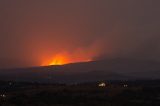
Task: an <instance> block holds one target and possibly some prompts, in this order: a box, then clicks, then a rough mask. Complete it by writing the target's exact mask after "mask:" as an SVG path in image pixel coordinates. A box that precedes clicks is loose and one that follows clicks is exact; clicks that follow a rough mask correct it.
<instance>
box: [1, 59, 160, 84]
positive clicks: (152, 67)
mask: <svg viewBox="0 0 160 106" xmlns="http://www.w3.org/2000/svg"><path fill="white" fill-rule="evenodd" d="M0 78H1V80H18V81H38V82H63V83H65V82H73V83H74V82H88V81H98V80H136V79H159V78H160V62H158V61H149V60H145V61H144V60H135V59H106V60H99V61H92V62H81V63H72V64H66V65H62V66H45V67H31V68H21V69H6V70H1V71H0Z"/></svg>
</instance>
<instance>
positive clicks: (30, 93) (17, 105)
mask: <svg viewBox="0 0 160 106" xmlns="http://www.w3.org/2000/svg"><path fill="white" fill-rule="evenodd" d="M99 83H100V82H92V83H81V84H70V85H66V84H43V83H27V82H11V81H10V82H3V81H1V82H0V106H160V81H159V80H150V81H149V80H145V81H108V82H107V81H105V83H106V86H105V87H100V86H98V84H99ZM126 85H127V86H126Z"/></svg>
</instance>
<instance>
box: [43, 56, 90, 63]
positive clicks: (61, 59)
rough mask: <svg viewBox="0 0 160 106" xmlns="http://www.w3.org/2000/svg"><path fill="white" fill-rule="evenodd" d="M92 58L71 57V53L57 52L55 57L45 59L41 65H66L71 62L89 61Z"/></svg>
mask: <svg viewBox="0 0 160 106" xmlns="http://www.w3.org/2000/svg"><path fill="white" fill-rule="evenodd" d="M88 61H91V59H85V58H73V57H72V58H71V57H70V56H69V55H66V54H57V55H55V56H54V57H53V58H51V59H48V60H45V61H44V62H43V64H42V65H41V66H50V65H64V64H69V63H76V62H88Z"/></svg>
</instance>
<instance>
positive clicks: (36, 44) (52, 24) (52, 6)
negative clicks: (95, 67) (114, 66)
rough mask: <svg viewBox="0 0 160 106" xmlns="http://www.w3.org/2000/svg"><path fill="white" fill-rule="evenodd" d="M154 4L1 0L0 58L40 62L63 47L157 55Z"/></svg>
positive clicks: (146, 0)
mask: <svg viewBox="0 0 160 106" xmlns="http://www.w3.org/2000/svg"><path fill="white" fill-rule="evenodd" d="M159 4H160V1H159V0H45V1H44V0H34V1H33V0H0V8H1V9H0V59H1V60H0V63H2V64H4V63H5V65H3V66H5V67H6V65H7V66H8V67H11V66H12V67H14V66H16V67H22V66H33V65H39V64H40V61H42V60H43V58H46V57H47V56H48V57H49V56H52V55H54V54H56V53H59V52H64V51H65V52H68V53H70V54H73V55H76V56H77V54H78V52H81V54H83V55H84V54H86V56H88V57H90V58H96V59H97V58H99V57H100V58H106V57H107V58H108V57H113V58H114V57H129V58H141V59H156V60H160V55H159V54H160V47H159V45H160V43H159V42H160V39H159V36H160V31H159V27H160V20H159V19H160V14H159V13H160V7H159ZM13 61H15V62H13ZM19 61H20V62H19ZM21 61H23V62H21ZM16 62H17V63H16ZM13 63H16V65H14V64H13ZM20 63H23V64H20ZM1 66H2V65H1Z"/></svg>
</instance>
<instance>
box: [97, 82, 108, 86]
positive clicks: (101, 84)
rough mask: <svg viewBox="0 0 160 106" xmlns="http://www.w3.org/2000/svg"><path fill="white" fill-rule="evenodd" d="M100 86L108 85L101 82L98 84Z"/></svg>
mask: <svg viewBox="0 0 160 106" xmlns="http://www.w3.org/2000/svg"><path fill="white" fill-rule="evenodd" d="M98 86H99V87H105V86H106V83H104V82H101V83H99V84H98Z"/></svg>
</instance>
